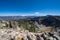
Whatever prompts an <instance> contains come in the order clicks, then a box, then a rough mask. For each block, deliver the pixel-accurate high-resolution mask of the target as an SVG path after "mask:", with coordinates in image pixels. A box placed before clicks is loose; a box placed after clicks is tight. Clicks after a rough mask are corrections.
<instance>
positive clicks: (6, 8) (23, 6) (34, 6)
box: [0, 0, 60, 16]
mask: <svg viewBox="0 0 60 40" xmlns="http://www.w3.org/2000/svg"><path fill="white" fill-rule="evenodd" d="M11 15H12V16H21V15H22V16H26V15H27V16H44V15H59V16H60V0H0V16H11Z"/></svg>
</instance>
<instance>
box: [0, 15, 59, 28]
mask: <svg viewBox="0 0 60 40" xmlns="http://www.w3.org/2000/svg"><path fill="white" fill-rule="evenodd" d="M20 19H30V21H37V22H38V23H39V24H43V25H46V26H56V27H60V16H51V15H48V16H0V20H17V21H18V20H20Z"/></svg>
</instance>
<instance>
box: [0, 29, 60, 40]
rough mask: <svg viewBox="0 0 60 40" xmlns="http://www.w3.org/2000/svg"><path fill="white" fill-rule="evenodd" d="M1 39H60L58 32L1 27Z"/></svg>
mask: <svg viewBox="0 0 60 40" xmlns="http://www.w3.org/2000/svg"><path fill="white" fill-rule="evenodd" d="M0 40H60V34H59V33H58V32H54V33H52V32H49V33H45V32H42V33H33V32H29V31H27V30H13V29H0Z"/></svg>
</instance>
